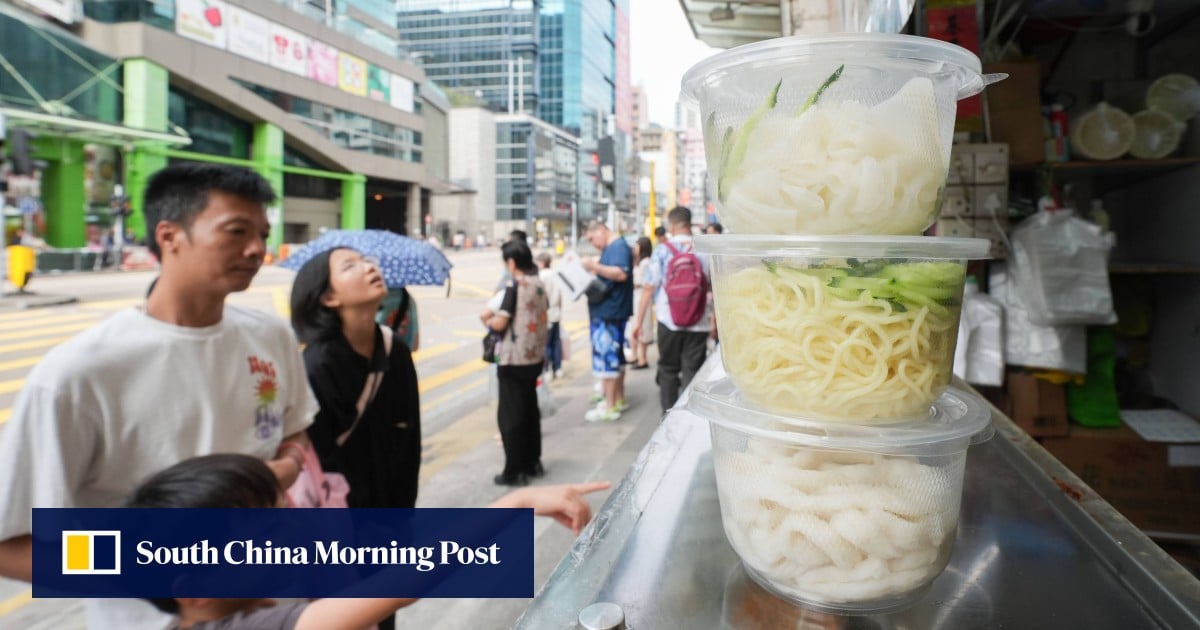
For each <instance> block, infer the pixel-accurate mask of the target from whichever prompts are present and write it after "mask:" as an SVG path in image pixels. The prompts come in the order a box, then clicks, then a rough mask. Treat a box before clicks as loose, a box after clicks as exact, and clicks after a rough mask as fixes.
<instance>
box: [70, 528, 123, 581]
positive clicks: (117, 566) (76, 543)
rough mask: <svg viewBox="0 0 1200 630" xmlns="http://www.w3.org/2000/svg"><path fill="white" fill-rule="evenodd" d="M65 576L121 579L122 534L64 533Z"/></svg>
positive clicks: (111, 532)
mask: <svg viewBox="0 0 1200 630" xmlns="http://www.w3.org/2000/svg"><path fill="white" fill-rule="evenodd" d="M62 572H63V575H120V573H121V532H119V531H78V530H72V531H64V532H63V533H62Z"/></svg>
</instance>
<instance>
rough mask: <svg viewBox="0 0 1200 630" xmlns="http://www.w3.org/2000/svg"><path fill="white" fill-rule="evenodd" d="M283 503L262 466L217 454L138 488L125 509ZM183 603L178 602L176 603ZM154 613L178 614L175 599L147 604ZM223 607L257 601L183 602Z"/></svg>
mask: <svg viewBox="0 0 1200 630" xmlns="http://www.w3.org/2000/svg"><path fill="white" fill-rule="evenodd" d="M282 498H283V492H282V491H281V490H280V488H279V481H278V480H276V479H275V474H274V473H272V472H271V469H270V468H267V465H266V464H265V463H263V461H262V460H260V459H258V458H255V457H250V456H249V455H234V454H228V453H226V454H218V455H205V456H203V457H193V458H191V459H186V460H184V461H182V462H179V463H178V464H175V465H174V466H171V467H170V468H167V469H166V470H164V471H162V472H160V473H158V474H155V475H154V476H152V477H150V478H149V479H147V480H146V481H144V482H142V484H141V485H140V486H138V487H137V489H136V490H134V491H133V494H131V495H129V498H128V499H126V500H125V507H130V508H269V507H278V506H279V504H280V501H281V500H282ZM181 599H182V598H181ZM148 601H149V602H150V603H151V604H154V606H155V607H156V608H158V609H159V610H161V611H163V612H166V613H170V614H173V615H174V614H179V612H180V599H173V598H149V599H148ZM184 601H185V602H201V601H203V602H204V604H206V605H207V604H211V605H218V606H222V607H226V606H233V607H235V610H237V609H238V608H236V607H237V606H245V605H246V604H247V603H248V602H251V603H252V602H254V601H257V600H245V601H242V600H236V601H235V600H232V599H230V600H227V601H214V602H209V600H198V599H186V600H184Z"/></svg>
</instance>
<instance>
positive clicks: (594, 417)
mask: <svg viewBox="0 0 1200 630" xmlns="http://www.w3.org/2000/svg"><path fill="white" fill-rule="evenodd" d="M620 417H621V412H620V411H617V410H616V409H605V408H603V407H597V408H595V409H592V410H591V411H589V412H587V413H585V414H583V419H584V420H586V421H588V422H614V421H616V420H617V419H618V418H620Z"/></svg>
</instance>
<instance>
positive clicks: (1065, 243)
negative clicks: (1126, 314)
mask: <svg viewBox="0 0 1200 630" xmlns="http://www.w3.org/2000/svg"><path fill="white" fill-rule="evenodd" d="M1112 246H1113V236H1112V233H1111V232H1105V231H1104V230H1102V229H1101V228H1100V226H1098V225H1096V224H1094V223H1091V222H1088V221H1084V220H1083V219H1080V218H1078V217H1076V216H1075V213H1074V212H1072V211H1071V210H1053V211H1041V212H1038V213H1037V214H1035V215H1033V216H1032V217H1030V218H1029V219H1027V220H1025V222H1023V223H1022V224H1021V225H1020V226H1018V227H1017V228H1016V229H1015V230H1013V233H1012V248H1013V251H1012V258H1011V261H1012V273H1013V276H1014V280H1015V281H1016V282H1015V284H1016V297H1017V298H1018V299H1019V300H1020V301H1021V302H1022V303H1024V305H1025V307H1026V309H1027V312H1028V316H1029V321H1030V322H1031V323H1033V324H1038V325H1042V326H1059V325H1064V324H1085V325H1086V324H1113V323H1115V322H1116V321H1117V314H1116V312H1115V311H1114V310H1113V301H1112V289H1111V288H1110V286H1109V282H1108V252H1109V250H1110V249H1112Z"/></svg>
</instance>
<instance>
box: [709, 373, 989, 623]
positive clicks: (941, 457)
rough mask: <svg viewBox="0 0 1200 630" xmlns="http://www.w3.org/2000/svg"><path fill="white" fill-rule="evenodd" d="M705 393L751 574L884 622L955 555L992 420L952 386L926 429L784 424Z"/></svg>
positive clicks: (740, 549)
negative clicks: (973, 464) (971, 452)
mask: <svg viewBox="0 0 1200 630" xmlns="http://www.w3.org/2000/svg"><path fill="white" fill-rule="evenodd" d="M735 392H736V390H735V388H734V387H733V385H732V383H730V382H729V381H728V380H727V379H717V380H714V381H711V382H708V383H704V384H701V385H698V386H697V387H696V388H695V390H694V391H693V392H692V395H691V396H690V397H689V399H688V403H687V405H688V407H687V408H688V410H689V411H690V412H691V413H693V414H695V415H696V416H698V417H700V418H702V419H706V420H708V421H709V426H710V428H711V431H712V443H713V446H712V453H713V466H714V469H715V474H716V481H717V493H718V498H719V500H720V503H721V522H722V525H723V527H724V529H725V535H726V537H727V538H728V539H729V543H730V545H731V546H732V547H733V549H734V551H735V552H736V553H737V554H738V556H739V557H740V558H741V559H742V562H743V564H744V565H745V567H746V572H747V574H748V575H749V576H750V577H751V578H752V579H754V580H755V581H756V582H758V583H759V584H761V585H762V586H763V587H765V588H767V589H769V590H771V591H772V592H775V593H776V594H778V595H780V596H782V597H784V598H787V599H790V600H792V601H795V602H798V603H801V604H804V605H805V606H808V607H810V608H813V609H816V610H821V611H829V612H836V613H840V614H875V613H884V612H889V611H892V610H899V609H902V608H905V607H907V606H909V605H911V604H912V603H913V602H915V601H916V600H917V599H919V598H920V597H921V595H922V594H923V593H924V592H925V591H926V590H927V589H928V587H929V585H930V584H931V583H932V582H933V580H934V579H935V578H937V576H938V575H940V574H941V573H942V571H943V570H944V569H945V568H946V565H947V564H948V562H949V560H950V554H951V552H952V551H953V548H954V538H955V533H956V531H957V527H958V519H959V508H960V502H961V499H962V486H963V471H964V469H965V466H966V457H967V449H968V447H969V446H970V445H971V444H972V443H977V442H981V441H983V440H986V439H989V438H990V437H991V434H992V425H991V413H990V409H989V408H988V406H987V405H986V404H985V403H984V402H983V401H982V400H980V399H978V398H977V397H975V396H973V395H970V394H968V393H966V392H963V391H960V390H956V389H951V390H947V392H946V393H945V394H943V395H942V397H941V398H939V399H938V401H937V402H936V403H935V404H934V405H933V406H932V407H931V408H930V411H929V413H928V415H927V416H926V417H925V418H923V419H922V420H921V421H919V422H913V423H908V424H896V425H892V426H886V427H881V426H877V425H846V424H829V423H822V422H819V421H804V420H799V419H797V418H780V417H778V416H773V415H772V414H769V413H765V412H761V411H754V410H750V409H747V408H745V407H743V406H741V405H740V403H739V402H738V400H737V398H736V396H734V393H735Z"/></svg>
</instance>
